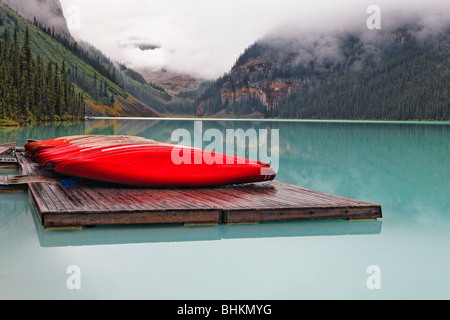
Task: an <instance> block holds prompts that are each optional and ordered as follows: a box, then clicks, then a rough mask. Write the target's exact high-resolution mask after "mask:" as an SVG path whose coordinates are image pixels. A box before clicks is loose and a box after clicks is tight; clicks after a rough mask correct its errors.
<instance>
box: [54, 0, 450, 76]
mask: <svg viewBox="0 0 450 320" xmlns="http://www.w3.org/2000/svg"><path fill="white" fill-rule="evenodd" d="M60 1H61V4H62V6H63V10H64V13H65V16H66V18H67V19H68V22H69V26H71V32H72V34H73V36H74V37H75V38H76V39H79V40H85V41H87V42H89V43H91V44H93V45H94V46H96V47H97V48H99V49H100V50H102V51H103V52H104V53H105V54H106V55H108V56H109V57H111V58H112V59H114V60H120V61H122V62H124V63H126V64H127V65H129V66H132V67H135V68H140V67H144V66H145V67H162V66H165V67H167V68H169V69H174V70H177V71H181V72H186V73H189V74H194V75H196V76H201V77H204V78H211V79H212V78H216V77H218V76H221V75H222V74H223V73H225V72H227V71H229V70H230V68H231V67H232V65H233V64H234V62H235V61H236V59H237V58H238V56H239V55H240V54H241V53H243V52H244V50H245V48H246V47H248V46H249V45H251V44H253V43H254V42H255V41H257V40H258V39H260V38H262V37H264V36H265V35H267V33H270V32H273V30H283V31H282V32H284V33H285V32H289V31H290V30H299V29H301V30H312V31H314V30H317V31H325V32H333V31H336V30H345V29H348V28H353V29H354V28H360V29H367V27H366V21H367V19H368V18H369V16H370V14H368V13H367V12H366V11H367V8H368V7H369V5H373V4H376V5H378V6H379V7H380V9H381V18H382V20H381V21H382V23H383V24H382V27H385V26H388V25H390V24H393V23H395V22H398V21H401V20H402V19H404V18H405V17H406V18H408V17H409V18H411V17H414V16H415V15H418V14H421V15H422V14H427V17H428V18H426V19H434V18H429V17H430V16H431V17H433V15H437V14H441V13H442V12H447V13H448V11H449V9H450V5H449V1H448V0H420V1H419V0H408V1H406V0H396V1H393V0H390V1H387V0H372V1H368V0H340V1H339V2H338V1H335V0H333V1H331V0H277V1H274V0H60ZM447 17H448V15H447ZM78 23H79V24H78ZM295 32H297V31H295ZM139 45H141V49H140V48H139V47H138V46H139ZM142 45H147V46H142ZM142 49H147V50H142Z"/></svg>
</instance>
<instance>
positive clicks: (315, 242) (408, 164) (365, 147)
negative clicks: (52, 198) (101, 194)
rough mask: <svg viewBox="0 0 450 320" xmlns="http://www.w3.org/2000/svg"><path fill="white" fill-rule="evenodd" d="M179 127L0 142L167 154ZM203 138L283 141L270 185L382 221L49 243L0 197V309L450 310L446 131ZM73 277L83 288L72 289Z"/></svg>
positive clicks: (311, 130) (65, 236) (344, 127)
mask: <svg viewBox="0 0 450 320" xmlns="http://www.w3.org/2000/svg"><path fill="white" fill-rule="evenodd" d="M180 128H185V129H187V130H189V131H190V132H193V130H194V122H193V120H167V121H166V120H165V121H150V120H95V121H94V120H92V121H88V122H87V123H78V124H70V125H68V124H66V125H51V126H38V127H32V128H20V129H0V143H3V142H10V141H16V142H17V143H18V144H19V145H23V144H24V143H25V142H26V141H27V139H47V138H54V137H58V136H65V135H75V134H88V133H89V134H127V135H139V136H143V137H147V138H152V139H155V140H159V141H167V142H171V134H172V132H173V131H174V130H176V129H180ZM211 128H213V129H219V130H221V131H222V132H225V131H226V129H238V128H242V129H244V130H247V129H250V128H254V129H257V130H259V129H278V130H279V135H280V146H279V154H280V164H279V174H278V177H277V180H280V181H283V182H287V183H291V184H295V185H298V186H302V187H306V188H310V189H314V190H318V191H322V192H326V193H332V194H336V195H341V196H345V197H351V198H356V199H359V200H364V201H369V202H375V203H379V204H381V205H382V206H383V219H381V220H380V221H368V222H348V221H331V222H330V221H320V222H292V223H263V224H258V225H238V226H208V227H179V226H159V227H151V226H138V227H101V228H100V227H99V228H96V229H87V230H81V231H80V230H78V231H76V230H75V231H74V230H72V231H46V230H43V228H42V227H41V226H40V225H39V223H37V222H36V219H35V212H34V208H33V207H32V205H31V204H30V202H29V199H28V196H27V195H26V194H0V298H2V299H449V298H450V272H449V271H450V236H449V230H450V210H449V205H450V204H449V198H450V193H449V191H450V190H449V186H450V172H449V151H450V144H449V141H450V126H449V125H448V124H407V123H392V124H386V123H357V122H348V123H345V122H243V121H207V122H206V121H205V122H204V123H203V129H204V130H207V129H211ZM0 174H3V175H5V174H6V175H11V174H17V172H15V171H14V170H13V171H11V170H10V171H3V172H0ZM70 266H77V267H78V268H79V271H80V275H81V277H80V283H81V288H80V289H79V290H69V288H68V286H67V281H68V279H69V280H70V279H71V278H70V276H71V274H68V273H67V269H68V267H70ZM370 266H376V267H377V268H378V269H377V270H378V271H379V273H375V274H372V273H368V272H367V270H368V268H369V267H370ZM374 276H376V277H375V278H374ZM373 279H375V280H376V281H375V282H371V281H369V283H377V284H380V285H381V287H380V288H375V289H370V288H369V287H370V286H368V285H367V282H368V280H373Z"/></svg>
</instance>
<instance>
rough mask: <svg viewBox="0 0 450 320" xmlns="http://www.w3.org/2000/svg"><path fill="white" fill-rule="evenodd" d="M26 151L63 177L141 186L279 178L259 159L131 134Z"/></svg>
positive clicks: (43, 144) (66, 140)
mask: <svg viewBox="0 0 450 320" xmlns="http://www.w3.org/2000/svg"><path fill="white" fill-rule="evenodd" d="M25 150H26V152H27V153H28V155H29V156H30V157H31V158H32V159H33V161H35V162H38V163H39V164H40V165H41V166H43V167H48V168H53V169H54V170H55V171H56V172H57V173H60V174H63V175H68V176H75V177H81V178H88V179H93V180H99V181H105V182H111V183H117V184H124V185H130V186H138V187H210V186H222V185H230V184H241V183H251V182H261V181H270V180H273V179H274V178H275V176H276V173H275V171H274V170H272V169H271V168H270V166H269V165H268V164H266V163H262V162H259V161H253V160H249V159H242V158H238V157H234V156H229V155H224V154H218V153H214V152H209V151H204V150H200V149H195V148H190V147H181V146H177V145H173V144H167V143H162V142H157V141H154V140H150V139H145V138H140V137H131V136H96V135H84V136H71V137H61V138H57V139H51V140H46V141H36V142H30V143H28V144H26V145H25ZM178 156H180V157H182V159H183V160H182V161H180V158H178ZM199 159H200V160H201V161H200V162H199V161H198V160H199Z"/></svg>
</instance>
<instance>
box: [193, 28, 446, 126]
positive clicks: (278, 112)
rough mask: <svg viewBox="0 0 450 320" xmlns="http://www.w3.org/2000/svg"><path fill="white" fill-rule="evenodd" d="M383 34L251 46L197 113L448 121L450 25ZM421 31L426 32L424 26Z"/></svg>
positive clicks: (285, 39)
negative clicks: (435, 30)
mask: <svg viewBox="0 0 450 320" xmlns="http://www.w3.org/2000/svg"><path fill="white" fill-rule="evenodd" d="M417 28H418V27H417V26H414V25H409V26H405V27H403V28H398V29H396V30H394V31H389V32H380V33H378V36H377V37H374V38H373V39H369V40H368V39H367V36H366V37H364V36H363V35H358V34H352V33H343V34H337V35H316V37H315V38H314V37H313V36H309V37H306V36H305V37H287V36H279V37H271V38H265V39H263V40H260V41H258V42H256V43H255V44H253V45H252V46H250V47H249V48H248V49H247V50H246V51H245V52H244V53H243V54H242V55H241V56H240V57H239V59H238V60H237V62H236V64H235V65H234V67H233V68H232V69H231V71H230V72H229V73H227V74H225V75H224V76H223V77H221V78H220V79H218V80H217V81H216V82H215V83H213V84H212V85H211V86H210V87H209V88H208V89H207V90H206V92H205V94H204V95H203V96H202V98H201V99H200V100H199V101H198V109H197V115H199V116H214V115H217V114H219V115H221V116H224V115H228V116H231V117H241V116H249V115H250V116H252V117H255V115H256V116H259V117H282V118H315V119H390V120H413V119H423V120H448V119H449V101H450V95H449V88H448V79H449V77H450V28H448V29H446V31H444V32H442V33H441V34H439V35H438V36H436V37H434V38H433V37H428V38H427V39H418V37H416V36H415V35H416V33H417V32H418V30H417ZM419 31H420V30H419Z"/></svg>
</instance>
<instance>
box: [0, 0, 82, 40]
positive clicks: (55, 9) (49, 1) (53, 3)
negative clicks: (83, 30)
mask: <svg viewBox="0 0 450 320" xmlns="http://www.w3.org/2000/svg"><path fill="white" fill-rule="evenodd" d="M1 1H2V2H3V3H5V4H6V5H8V6H9V7H10V8H12V9H13V10H15V11H17V12H18V13H19V14H20V15H21V16H23V17H24V18H26V19H28V20H30V21H34V19H35V18H36V20H37V21H38V22H40V23H41V24H43V25H45V26H47V27H50V28H54V29H55V33H57V34H61V35H63V36H64V37H66V38H67V39H69V40H72V41H74V40H73V38H72V36H71V34H70V31H69V29H68V27H67V21H66V18H65V17H64V14H63V10H62V7H61V3H60V2H59V0H1Z"/></svg>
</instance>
